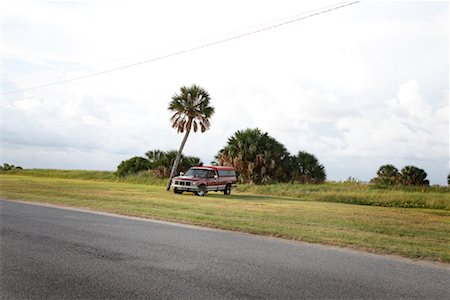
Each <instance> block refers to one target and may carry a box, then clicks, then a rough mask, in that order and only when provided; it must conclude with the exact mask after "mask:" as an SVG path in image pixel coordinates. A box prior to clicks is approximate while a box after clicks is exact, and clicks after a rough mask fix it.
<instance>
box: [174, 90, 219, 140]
mask: <svg viewBox="0 0 450 300" xmlns="http://www.w3.org/2000/svg"><path fill="white" fill-rule="evenodd" d="M210 101H211V98H210V96H209V93H208V92H207V91H206V90H205V89H203V88H201V87H199V86H198V85H195V84H193V85H191V86H189V87H187V86H183V87H181V88H180V93H179V94H175V95H174V96H173V97H172V101H171V102H170V104H169V110H170V111H172V112H175V113H174V115H173V116H172V118H171V121H172V127H173V128H176V129H177V131H178V132H184V131H186V132H189V131H191V129H194V132H197V130H198V128H200V130H201V132H205V131H206V130H208V129H209V126H210V123H209V119H210V118H211V116H212V115H213V114H214V107H212V106H210V103H209V102H210Z"/></svg>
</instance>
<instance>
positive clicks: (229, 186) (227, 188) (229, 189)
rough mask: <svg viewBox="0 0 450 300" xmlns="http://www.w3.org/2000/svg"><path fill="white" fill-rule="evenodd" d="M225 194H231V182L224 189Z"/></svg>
mask: <svg viewBox="0 0 450 300" xmlns="http://www.w3.org/2000/svg"><path fill="white" fill-rule="evenodd" d="M223 194H224V195H230V194H231V185H230V184H227V185H226V186H225V189H224V190H223Z"/></svg>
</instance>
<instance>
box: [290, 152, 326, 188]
mask: <svg viewBox="0 0 450 300" xmlns="http://www.w3.org/2000/svg"><path fill="white" fill-rule="evenodd" d="M291 166H292V168H293V169H292V173H291V174H292V175H291V176H292V179H293V180H294V181H298V182H300V183H324V182H325V180H326V178H327V173H326V172H325V167H324V166H323V165H321V164H320V163H319V160H318V159H317V157H316V156H315V155H314V154H311V153H308V152H305V151H299V152H298V154H297V155H296V156H292V157H291Z"/></svg>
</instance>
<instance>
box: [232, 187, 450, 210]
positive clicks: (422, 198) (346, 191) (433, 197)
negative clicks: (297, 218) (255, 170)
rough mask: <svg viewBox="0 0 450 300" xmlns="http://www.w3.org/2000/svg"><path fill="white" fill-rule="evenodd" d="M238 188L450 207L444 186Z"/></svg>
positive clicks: (375, 203) (308, 196)
mask: <svg viewBox="0 0 450 300" xmlns="http://www.w3.org/2000/svg"><path fill="white" fill-rule="evenodd" d="M238 190H239V191H240V192H245V193H251V194H257V195H274V196H287V197H292V198H298V199H301V200H309V201H323V202H338V203H348V204H358V205H373V206H385V207H404V208H434V209H445V210H450V188H448V187H436V186H434V187H386V186H377V185H371V184H363V183H353V182H352V183H325V184H320V185H301V184H270V185H239V187H238Z"/></svg>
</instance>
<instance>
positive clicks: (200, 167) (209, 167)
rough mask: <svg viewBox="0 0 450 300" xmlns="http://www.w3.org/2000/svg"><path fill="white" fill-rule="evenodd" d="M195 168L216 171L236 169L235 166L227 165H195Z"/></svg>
mask: <svg viewBox="0 0 450 300" xmlns="http://www.w3.org/2000/svg"><path fill="white" fill-rule="evenodd" d="M193 168H195V169H207V170H215V171H219V170H234V167H227V166H198V167H193Z"/></svg>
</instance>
